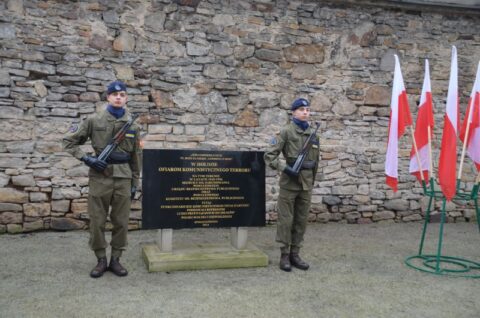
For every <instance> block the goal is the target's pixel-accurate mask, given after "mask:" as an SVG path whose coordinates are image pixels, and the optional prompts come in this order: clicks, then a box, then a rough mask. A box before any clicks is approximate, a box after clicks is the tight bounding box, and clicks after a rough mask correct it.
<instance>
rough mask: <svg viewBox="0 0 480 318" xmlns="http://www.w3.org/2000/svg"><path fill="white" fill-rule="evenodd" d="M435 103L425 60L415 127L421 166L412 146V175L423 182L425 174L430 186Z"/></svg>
mask: <svg viewBox="0 0 480 318" xmlns="http://www.w3.org/2000/svg"><path fill="white" fill-rule="evenodd" d="M433 125H434V121H433V102H432V87H431V84H430V69H429V65H428V60H425V76H424V78H423V88H422V94H421V96H420V104H419V106H418V115H417V122H416V125H415V133H414V136H415V141H416V143H417V149H418V156H419V158H420V165H421V167H419V166H418V159H417V158H416V153H415V147H414V146H413V145H412V150H411V151H410V169H409V170H410V173H411V174H413V175H414V176H416V177H417V179H418V181H419V182H421V180H422V178H421V175H420V173H423V177H424V180H425V181H426V183H427V184H428V178H429V175H428V171H429V167H430V160H431V158H430V153H429V147H428V127H430V136H432V133H433Z"/></svg>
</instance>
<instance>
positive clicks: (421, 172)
mask: <svg viewBox="0 0 480 318" xmlns="http://www.w3.org/2000/svg"><path fill="white" fill-rule="evenodd" d="M412 126H413V125H410V132H411V133H412V141H413V149H415V157H417V164H418V168H419V169H420V179H421V180H422V181H425V178H424V177H423V170H422V162H421V161H420V156H419V154H418V148H417V142H416V141H415V134H414V132H413V127H412ZM422 183H423V182H422Z"/></svg>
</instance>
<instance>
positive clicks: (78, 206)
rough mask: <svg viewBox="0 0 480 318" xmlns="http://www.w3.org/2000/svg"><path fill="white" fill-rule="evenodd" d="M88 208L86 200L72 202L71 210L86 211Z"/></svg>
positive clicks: (75, 211)
mask: <svg viewBox="0 0 480 318" xmlns="http://www.w3.org/2000/svg"><path fill="white" fill-rule="evenodd" d="M87 210H88V203H87V202H75V201H74V202H72V206H71V211H72V212H73V214H81V213H86V212H87Z"/></svg>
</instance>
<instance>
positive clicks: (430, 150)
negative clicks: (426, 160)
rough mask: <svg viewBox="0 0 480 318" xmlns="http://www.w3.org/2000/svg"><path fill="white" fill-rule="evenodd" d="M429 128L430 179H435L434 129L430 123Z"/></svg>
mask: <svg viewBox="0 0 480 318" xmlns="http://www.w3.org/2000/svg"><path fill="white" fill-rule="evenodd" d="M427 129H428V155H429V157H430V179H434V178H435V176H434V174H433V159H432V131H431V128H430V125H428V126H427Z"/></svg>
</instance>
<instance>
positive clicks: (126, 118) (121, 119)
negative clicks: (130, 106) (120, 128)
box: [103, 108, 130, 121]
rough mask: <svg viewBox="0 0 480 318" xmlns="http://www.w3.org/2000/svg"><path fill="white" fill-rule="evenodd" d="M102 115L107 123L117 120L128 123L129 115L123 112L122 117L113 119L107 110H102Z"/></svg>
mask: <svg viewBox="0 0 480 318" xmlns="http://www.w3.org/2000/svg"><path fill="white" fill-rule="evenodd" d="M103 115H104V116H105V118H106V119H107V120H108V121H116V120H119V121H128V119H129V118H130V113H129V112H128V111H127V110H125V114H123V116H122V117H120V118H118V119H117V118H115V116H113V115H112V114H110V112H109V111H108V110H107V108H105V109H104V111H103Z"/></svg>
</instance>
